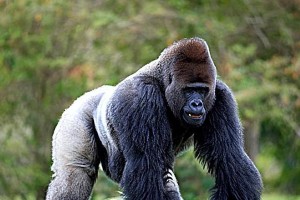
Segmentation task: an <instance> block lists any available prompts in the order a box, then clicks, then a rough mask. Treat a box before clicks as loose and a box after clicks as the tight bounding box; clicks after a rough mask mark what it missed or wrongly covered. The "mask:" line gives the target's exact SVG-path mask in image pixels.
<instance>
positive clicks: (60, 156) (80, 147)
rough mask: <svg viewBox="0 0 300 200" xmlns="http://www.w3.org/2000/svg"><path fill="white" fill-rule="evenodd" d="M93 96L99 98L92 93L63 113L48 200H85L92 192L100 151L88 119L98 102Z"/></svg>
mask: <svg viewBox="0 0 300 200" xmlns="http://www.w3.org/2000/svg"><path fill="white" fill-rule="evenodd" d="M93 94H94V95H93ZM98 94H99V93H98ZM96 96H99V95H97V93H96V92H93V93H90V94H85V95H83V96H82V97H80V98H79V99H78V100H76V101H75V102H74V103H73V105H72V106H71V107H70V108H69V109H67V110H66V111H65V112H64V114H63V115H62V117H61V119H60V121H59V123H58V125H57V127H56V129H55V131H54V135H53V141H52V145H53V148H52V150H53V151H52V156H53V165H52V168H51V169H52V171H53V172H54V175H53V180H52V181H51V183H50V185H49V188H48V192H47V197H46V199H47V200H58V199H65V200H79V199H80V200H85V199H88V198H89V197H90V195H91V193H92V188H93V185H94V182H95V180H96V177H97V172H98V166H99V162H100V155H99V153H101V152H99V151H100V150H103V149H102V148H100V147H101V145H102V144H101V142H100V140H99V138H98V136H97V133H96V130H95V128H94V123H93V120H92V116H91V115H92V111H93V110H94V108H95V107H94V105H95V106H96V105H97V102H98V100H99V99H98V98H96ZM104 153H106V152H104Z"/></svg>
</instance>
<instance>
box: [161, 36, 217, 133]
mask: <svg viewBox="0 0 300 200" xmlns="http://www.w3.org/2000/svg"><path fill="white" fill-rule="evenodd" d="M159 60H162V61H164V63H161V65H162V66H165V67H164V69H163V70H164V73H163V74H164V78H163V80H164V88H165V96H166V100H167V103H168V105H169V107H170V109H171V111H172V112H173V114H174V116H175V117H176V118H177V119H180V120H181V121H182V123H183V124H185V125H186V126H193V127H199V126H201V125H202V124H203V122H204V120H205V117H206V113H207V112H208V111H209V110H210V109H211V107H212V105H213V102H214V98H215V86H216V67H215V65H214V63H213V61H212V59H211V56H210V53H209V49H208V46H207V44H206V42H205V41H204V40H202V39H199V38H193V39H189V40H188V39H186V40H181V41H179V42H178V43H175V44H174V45H172V46H171V47H169V48H167V49H166V50H165V51H164V52H163V53H162V54H161V56H160V58H159ZM166 63H168V64H166Z"/></svg>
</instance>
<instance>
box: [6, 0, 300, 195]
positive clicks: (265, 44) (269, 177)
mask: <svg viewBox="0 0 300 200" xmlns="http://www.w3.org/2000/svg"><path fill="white" fill-rule="evenodd" d="M299 8H300V4H299V2H298V1H295V0H287V1H283V0H276V1H263V0H253V1H248V0H239V1H233V0H215V1H196V0H189V1H182V0H167V1H159V0H156V1H155V0H153V1H145V0H133V1H130V3H128V1H124V0H112V1H76V2H75V3H74V2H62V1H58V0H38V1H31V0H18V1H4V0H0V49H1V51H0V96H1V98H0V116H1V119H2V120H1V121H0V133H1V134H0V145H1V147H2V148H1V149H0V162H1V164H0V198H1V199H2V197H3V198H5V197H7V198H9V199H14V198H17V197H18V198H22V199H27V198H30V197H33V198H36V199H42V196H43V195H44V194H43V193H44V191H45V188H46V186H47V184H48V182H49V179H50V170H49V168H50V164H51V163H50V154H51V152H50V149H51V146H50V144H51V135H52V133H53V129H54V127H55V125H56V123H57V120H58V118H59V116H60V114H61V113H62V112H63V110H64V109H65V108H66V107H67V106H68V105H69V104H70V103H71V101H72V100H74V99H75V98H76V97H78V96H80V95H81V94H82V93H83V92H84V91H86V90H88V89H89V88H94V87H97V86H100V85H101V84H102V83H105V84H115V83H117V82H119V80H120V79H122V78H124V77H126V76H127V75H129V74H131V73H132V72H134V71H136V70H137V69H138V68H139V67H141V66H142V65H144V64H146V63H147V62H149V61H151V60H153V59H155V58H156V57H158V56H159V52H161V51H162V50H163V48H165V47H166V46H167V45H168V44H171V43H172V42H173V41H175V40H177V39H180V38H183V37H193V36H200V37H203V38H205V39H206V40H207V42H208V44H209V46H210V50H211V53H212V56H213V58H214V60H215V63H216V66H217V68H218V72H219V76H220V78H221V79H223V80H224V81H225V82H226V83H228V85H229V86H230V87H232V89H233V91H234V92H235V94H236V97H237V100H238V103H239V105H240V106H239V107H240V115H241V117H242V120H243V124H244V126H245V136H246V137H245V138H246V140H245V143H246V148H247V150H248V152H249V155H250V156H251V157H252V158H253V159H255V158H257V159H256V160H257V163H258V165H259V167H260V170H261V171H262V173H263V176H264V179H265V181H266V186H267V187H266V188H267V189H269V187H268V186H273V187H274V188H281V189H282V190H283V191H288V192H294V193H298V194H299V193H300V188H299V187H300V183H299V182H298V181H297V179H299V177H300V170H299V169H298V168H297V166H299V164H300V163H299V161H300V159H299V156H300V153H299V152H300V142H299V136H300V128H299V121H300V120H299V119H300V96H299V95H300V91H299V88H300V82H299V80H300V79H299V76H300V60H299V56H300V55H299V52H300V51H299V49H300V28H299V27H300V19H299V18H300V14H299V13H300V12H299ZM257 153H259V154H258V156H257ZM192 157H193V155H192V152H191V151H189V152H188V153H187V154H185V155H183V156H181V157H180V158H179V160H178V162H177V165H176V168H177V169H178V170H177V171H176V172H177V175H178V177H179V178H180V179H179V183H180V185H181V186H182V187H181V188H182V190H181V191H182V193H183V197H184V198H185V199H189V200H193V199H199V196H201V197H202V196H206V193H205V191H207V188H209V187H211V186H212V185H213V181H212V179H211V178H209V176H207V175H206V172H205V171H203V170H202V168H201V166H200V165H198V164H196V162H193V163H190V162H189V161H188V160H191V159H192ZM195 174H197V175H196V176H195ZM99 185H101V186H99ZM117 190H118V187H117V186H116V184H113V183H112V182H111V181H107V179H106V178H105V177H104V176H103V174H101V175H99V181H98V182H97V186H96V187H95V192H94V196H95V197H97V198H99V199H104V198H107V197H111V196H118V195H119V194H118V193H117Z"/></svg>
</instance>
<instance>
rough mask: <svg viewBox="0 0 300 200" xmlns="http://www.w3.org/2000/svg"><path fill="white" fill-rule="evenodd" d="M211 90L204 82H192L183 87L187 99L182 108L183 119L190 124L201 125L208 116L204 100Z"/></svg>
mask: <svg viewBox="0 0 300 200" xmlns="http://www.w3.org/2000/svg"><path fill="white" fill-rule="evenodd" d="M208 92H209V87H208V86H207V85H206V84H204V83H191V84H188V85H186V87H185V88H184V89H183V94H184V98H185V99H186V101H185V103H184V105H183V107H182V108H181V110H180V113H181V120H182V121H183V122H184V123H185V124H187V125H189V126H195V127H199V126H201V125H202V124H203V122H204V120H205V117H206V109H205V106H204V100H205V98H206V97H207V95H208Z"/></svg>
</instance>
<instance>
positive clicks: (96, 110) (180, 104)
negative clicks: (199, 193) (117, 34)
mask: <svg viewBox="0 0 300 200" xmlns="http://www.w3.org/2000/svg"><path fill="white" fill-rule="evenodd" d="M52 145H53V151H52V156H53V165H52V168H51V169H52V171H53V172H54V175H53V179H52V181H51V183H50V184H49V188H48V191H47V197H46V198H47V199H48V200H50V199H55V200H57V199H78V200H79V199H80V200H81V199H89V198H90V195H91V192H92V188H93V185H94V183H95V180H96V177H97V173H98V169H99V166H100V164H101V168H102V169H103V171H104V172H105V174H106V175H107V176H108V177H109V178H111V179H112V180H114V181H115V182H117V183H119V185H120V187H121V188H122V191H123V197H124V198H125V199H130V200H165V199H166V200H167V199H169V200H171V199H172V200H180V199H182V197H181V194H180V190H179V186H178V183H177V180H176V177H175V175H174V173H173V171H174V162H175V157H176V155H178V154H179V153H180V152H182V151H184V150H185V149H186V148H187V147H189V146H191V145H193V147H194V153H195V158H196V159H198V160H199V161H200V162H201V163H202V164H203V165H204V166H206V167H207V169H208V172H209V173H210V174H212V176H213V177H214V178H215V186H214V187H213V188H212V194H211V199H219V200H220V199H222V200H223V199H224V200H226V199H227V200H238V199H240V200H250V199H251V200H256V199H260V196H261V191H262V181H261V176H260V174H259V172H258V170H257V169H256V167H255V165H254V164H253V162H252V161H251V160H250V159H249V157H248V156H247V155H246V153H245V151H244V148H243V133H242V126H241V123H240V120H239V117H238V111H237V104H236V102H235V99H234V97H233V94H232V92H231V90H230V89H229V88H228V86H227V85H226V84H225V83H223V82H222V81H220V80H218V79H217V73H216V67H215V65H214V63H213V61H212V58H211V56H210V53H209V48H208V46H207V44H206V42H205V41H204V40H203V39H200V38H191V39H183V40H180V41H178V42H176V43H174V44H173V45H171V46H170V47H168V48H166V49H165V50H164V51H163V52H162V53H161V55H160V56H159V57H158V59H156V60H154V61H152V62H150V63H149V64H147V65H145V66H144V67H142V68H141V69H140V70H138V71H137V72H136V73H134V74H132V75H131V76H129V77H127V78H126V79H125V80H123V81H121V82H120V83H119V84H118V85H116V86H102V87H100V88H98V89H95V90H93V91H90V92H87V93H86V94H84V95H83V96H81V97H79V98H78V99H77V100H76V101H75V102H74V103H73V104H72V105H71V106H70V107H69V108H68V109H67V110H66V111H65V112H64V113H63V115H62V117H61V119H60V121H59V123H58V125H57V127H56V129H55V131H54V135H53V141H52Z"/></svg>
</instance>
